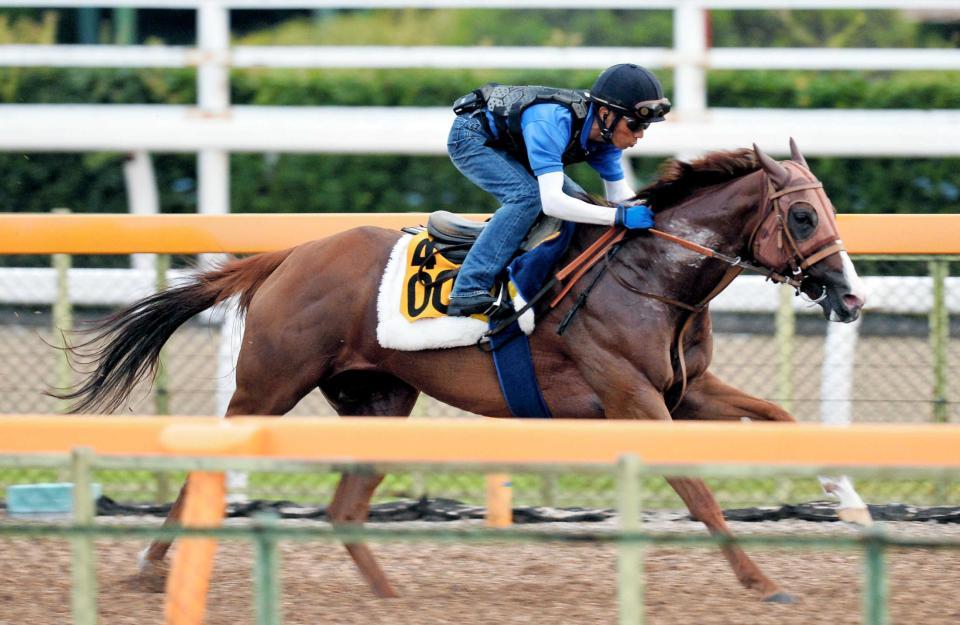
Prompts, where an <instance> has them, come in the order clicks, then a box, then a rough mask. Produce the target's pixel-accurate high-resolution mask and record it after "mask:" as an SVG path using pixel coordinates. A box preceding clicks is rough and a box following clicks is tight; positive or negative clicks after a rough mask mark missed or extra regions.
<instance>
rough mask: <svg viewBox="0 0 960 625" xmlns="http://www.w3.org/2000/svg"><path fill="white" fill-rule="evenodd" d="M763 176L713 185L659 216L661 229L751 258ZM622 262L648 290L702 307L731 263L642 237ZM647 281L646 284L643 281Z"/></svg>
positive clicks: (630, 245) (627, 248)
mask: <svg viewBox="0 0 960 625" xmlns="http://www.w3.org/2000/svg"><path fill="white" fill-rule="evenodd" d="M760 176H762V174H760V173H759V172H757V173H754V174H749V175H747V176H743V177H741V178H737V179H735V180H733V181H732V182H729V183H726V184H723V185H718V186H715V187H709V188H706V189H703V190H701V191H698V192H696V193H694V194H693V195H691V196H690V197H689V198H688V199H686V200H685V201H683V202H681V203H679V204H678V205H676V206H673V207H670V208H667V209H664V210H663V211H661V212H659V213H658V215H657V228H658V229H659V230H662V231H664V232H666V233H669V234H672V235H675V236H678V237H681V238H684V239H687V240H688V241H692V242H694V243H698V244H699V245H702V246H704V247H707V248H710V249H712V250H715V251H718V252H721V253H723V254H726V255H728V256H733V257H735V256H741V257H744V258H745V257H746V255H747V254H748V250H747V246H748V243H749V239H750V235H751V233H752V231H753V227H754V226H755V225H756V224H757V223H759V218H760V213H761V211H760V209H759V203H760V199H761V195H762V185H761V180H760ZM619 257H620V261H621V262H622V263H623V265H625V266H626V267H628V268H630V269H632V271H633V273H634V274H635V275H634V276H633V278H632V279H633V280H636V281H637V282H638V284H637V286H640V284H641V283H642V284H643V285H644V288H643V290H645V291H648V292H651V293H656V294H657V295H664V296H667V297H672V298H674V299H677V300H679V301H682V302H686V303H689V304H696V303H698V302H700V301H702V300H703V298H705V297H707V295H708V294H709V293H710V292H711V291H712V290H713V289H714V288H715V287H716V286H717V284H719V282H720V280H721V279H722V278H723V275H724V274H725V273H726V271H727V269H728V265H726V264H725V263H722V262H720V261H717V260H713V259H709V258H707V257H706V256H704V255H702V254H700V253H698V252H693V251H690V250H688V249H686V248H684V247H681V246H680V245H679V244H677V243H674V242H671V241H666V240H664V239H660V238H657V237H654V236H652V235H646V236H637V237H635V238H633V239H632V240H631V241H629V243H628V244H627V245H625V246H624V248H623V250H622V252H620V254H619ZM641 281H642V282H641Z"/></svg>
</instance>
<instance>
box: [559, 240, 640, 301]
mask: <svg viewBox="0 0 960 625" xmlns="http://www.w3.org/2000/svg"><path fill="white" fill-rule="evenodd" d="M626 235H627V230H626V228H618V227H616V226H613V227H611V228H609V229H608V230H606V231H604V233H603V234H601V235H600V237H599V238H598V239H597V240H596V241H594V242H593V243H592V244H591V245H590V247H588V248H587V249H585V250H584V251H583V252H582V253H581V254H580V255H579V256H577V257H576V258H574V259H573V260H572V261H571V262H570V263H569V264H568V265H567V266H566V267H564V268H563V269H561V270H560V271H558V272H557V276H556V279H557V280H559V281H561V282H562V281H563V280H566V279H567V278H568V277H570V275H571V274H573V278H572V279H571V280H570V282H569V283H567V285H566V286H565V287H563V289H561V290H560V293H559V294H558V295H557V296H556V297H554V298H553V300H552V301H551V302H550V308H556V306H557V304H559V303H560V301H561V300H562V299H563V298H564V297H566V295H567V293H569V292H570V289H572V288H573V285H574V284H576V283H577V281H578V280H579V279H580V278H582V277H583V276H584V274H586V273H587V272H588V271H590V268H591V267H593V266H594V265H596V264H597V262H599V261H600V259H601V258H603V257H604V256H606V254H607V252H608V251H609V250H610V248H611V247H613V246H614V245H616V244H617V243H619V242H620V241H622V240H623V237H625V236H626Z"/></svg>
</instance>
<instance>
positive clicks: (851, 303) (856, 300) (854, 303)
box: [843, 293, 863, 310]
mask: <svg viewBox="0 0 960 625" xmlns="http://www.w3.org/2000/svg"><path fill="white" fill-rule="evenodd" d="M843 305H844V306H846V307H847V309H848V310H860V309H861V308H863V298H862V297H858V296H856V295H854V294H853V293H847V294H846V295H844V296H843Z"/></svg>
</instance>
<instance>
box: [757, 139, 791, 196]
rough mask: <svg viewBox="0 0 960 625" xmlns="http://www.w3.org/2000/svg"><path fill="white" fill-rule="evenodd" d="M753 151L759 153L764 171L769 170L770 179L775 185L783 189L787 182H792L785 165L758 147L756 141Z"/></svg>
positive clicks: (759, 159) (758, 156) (758, 157)
mask: <svg viewBox="0 0 960 625" xmlns="http://www.w3.org/2000/svg"><path fill="white" fill-rule="evenodd" d="M753 152H754V154H756V155H757V160H758V161H759V162H760V167H762V168H763V171H765V172H767V175H769V176H770V180H772V181H773V186H774V187H776V188H777V189H782V188H783V187H785V186H787V183H788V182H790V172H788V171H787V170H786V168H785V167H784V166H783V165H781V164H780V163H778V162H777V161H775V160H773V159H772V158H770V157H769V156H767V154H766V153H765V152H764V151H763V150H761V149H760V148H758V147H757V144H756V143H754V144H753Z"/></svg>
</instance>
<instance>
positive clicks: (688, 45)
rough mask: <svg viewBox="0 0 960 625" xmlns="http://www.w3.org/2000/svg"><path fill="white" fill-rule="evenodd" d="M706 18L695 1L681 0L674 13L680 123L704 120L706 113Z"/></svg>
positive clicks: (675, 79) (677, 107)
mask: <svg viewBox="0 0 960 625" xmlns="http://www.w3.org/2000/svg"><path fill="white" fill-rule="evenodd" d="M706 28H707V14H706V10H705V9H704V8H703V6H702V5H701V4H700V3H699V2H696V1H693V0H680V1H679V2H678V3H677V7H676V9H674V11H673V46H674V48H675V49H676V51H677V66H676V69H675V70H674V87H673V89H674V100H675V102H674V104H675V108H674V110H675V111H676V112H677V113H678V115H677V116H678V117H679V118H680V119H681V120H686V121H690V120H698V119H701V118H702V117H703V115H704V113H705V112H706V110H707V73H706V69H705V62H706V58H707V30H706Z"/></svg>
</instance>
